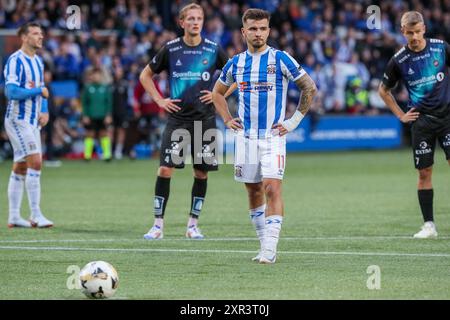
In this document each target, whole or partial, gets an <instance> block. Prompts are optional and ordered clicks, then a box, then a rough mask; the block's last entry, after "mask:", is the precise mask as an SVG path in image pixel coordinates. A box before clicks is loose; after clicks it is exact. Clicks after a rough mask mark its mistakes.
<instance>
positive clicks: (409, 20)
mask: <svg viewBox="0 0 450 320" xmlns="http://www.w3.org/2000/svg"><path fill="white" fill-rule="evenodd" d="M401 30H402V33H403V35H404V36H405V38H406V39H407V41H408V44H407V45H406V46H405V47H403V48H402V49H400V50H399V51H398V52H397V53H396V54H395V55H394V56H393V57H392V58H391V60H390V61H389V63H388V65H387V68H386V72H385V74H384V77H383V81H382V83H381V85H380V88H379V94H380V96H381V98H383V100H384V102H385V103H386V105H387V106H388V107H389V108H390V109H391V110H392V112H393V113H394V114H395V115H396V116H397V117H398V118H399V119H400V120H401V121H402V122H403V123H411V134H412V147H413V153H414V165H415V167H416V169H417V170H418V172H419V181H418V185H417V189H418V197H419V204H420V208H421V210H422V215H423V219H424V225H423V226H422V229H421V230H420V231H419V232H418V233H416V234H415V235H414V238H419V239H423V238H435V237H437V231H436V226H435V224H434V218H433V186H432V183H431V177H432V172H433V171H432V168H433V163H434V150H435V147H436V140H437V141H439V144H440V145H441V147H442V149H443V150H444V152H445V155H446V158H447V161H448V163H449V164H450V79H449V66H450V46H449V44H448V43H446V42H445V41H442V40H438V39H428V38H424V34H425V24H424V20H423V17H422V15H421V14H420V13H419V12H416V11H410V12H406V13H405V14H403V16H402V19H401ZM399 80H402V81H403V83H404V84H405V86H406V89H407V90H408V93H409V102H408V110H407V112H406V113H405V112H403V111H402V109H400V107H399V106H398V104H397V102H396V101H395V99H394V97H393V96H392V94H391V89H392V88H393V87H394V86H395V85H396V84H397V82H398V81H399Z"/></svg>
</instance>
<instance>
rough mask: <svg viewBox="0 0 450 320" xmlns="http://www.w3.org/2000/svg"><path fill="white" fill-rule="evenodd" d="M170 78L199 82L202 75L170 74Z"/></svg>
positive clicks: (174, 72)
mask: <svg viewBox="0 0 450 320" xmlns="http://www.w3.org/2000/svg"><path fill="white" fill-rule="evenodd" d="M172 78H176V79H181V80H200V79H201V78H202V74H201V73H200V72H192V71H187V72H176V71H173V72H172Z"/></svg>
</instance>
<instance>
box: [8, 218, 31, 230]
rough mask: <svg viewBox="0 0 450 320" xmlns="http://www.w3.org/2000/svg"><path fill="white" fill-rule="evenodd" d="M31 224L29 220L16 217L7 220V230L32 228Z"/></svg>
mask: <svg viewBox="0 0 450 320" xmlns="http://www.w3.org/2000/svg"><path fill="white" fill-rule="evenodd" d="M32 227H33V224H32V223H31V221H29V220H25V219H24V218H22V217H17V218H13V219H10V220H8V228H32Z"/></svg>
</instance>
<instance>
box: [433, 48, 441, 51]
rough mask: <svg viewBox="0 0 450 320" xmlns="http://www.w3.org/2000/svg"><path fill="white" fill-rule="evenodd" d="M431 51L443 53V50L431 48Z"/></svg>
mask: <svg viewBox="0 0 450 320" xmlns="http://www.w3.org/2000/svg"><path fill="white" fill-rule="evenodd" d="M430 51H434V52H442V49H441V48H430Z"/></svg>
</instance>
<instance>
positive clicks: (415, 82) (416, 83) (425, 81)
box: [408, 72, 443, 87]
mask: <svg viewBox="0 0 450 320" xmlns="http://www.w3.org/2000/svg"><path fill="white" fill-rule="evenodd" d="M440 73H441V72H440ZM442 79H443V74H442V78H441V80H440V81H442ZM435 82H436V75H434V74H433V75H431V76H428V77H422V78H420V79H417V80H413V81H408V85H409V86H410V87H413V86H418V87H421V86H422V85H426V84H429V83H435Z"/></svg>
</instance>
